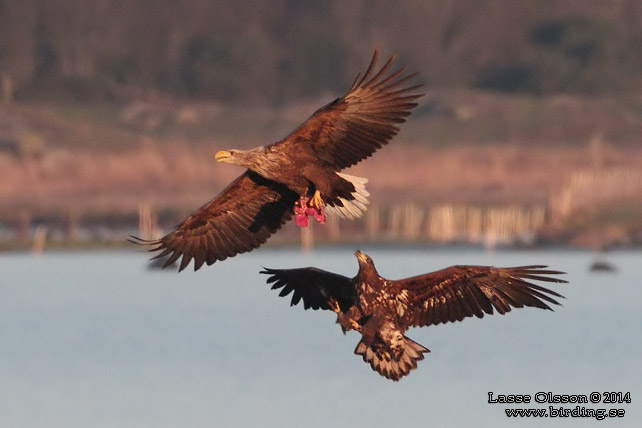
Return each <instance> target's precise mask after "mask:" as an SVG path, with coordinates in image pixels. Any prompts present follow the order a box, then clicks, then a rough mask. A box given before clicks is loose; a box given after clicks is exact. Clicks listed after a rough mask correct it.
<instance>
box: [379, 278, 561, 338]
mask: <svg viewBox="0 0 642 428" xmlns="http://www.w3.org/2000/svg"><path fill="white" fill-rule="evenodd" d="M543 268H546V266H521V267H512V268H495V267H488V266H451V267H449V268H446V269H442V270H440V271H436V272H432V273H428V274H425V275H419V276H415V277H412V278H406V279H402V280H399V281H391V285H392V286H393V287H394V292H395V294H397V295H398V296H400V297H402V298H403V304H405V305H406V308H405V309H406V310H405V311H404V315H403V316H402V317H401V318H402V319H401V322H402V324H404V326H405V327H411V326H415V327H421V326H428V325H433V324H440V323H447V322H454V321H461V320H463V319H464V318H466V317H472V316H476V317H478V318H482V317H483V316H484V313H487V314H489V315H490V314H492V313H493V308H494V309H495V310H497V312H499V313H500V314H504V313H506V312H509V311H510V310H511V307H514V308H521V307H524V306H533V307H536V308H541V309H549V310H551V308H550V306H549V305H548V304H547V302H548V303H552V304H555V305H559V303H558V302H557V301H556V300H555V299H554V298H553V297H561V298H563V297H564V296H562V295H560V294H558V293H556V292H555V291H552V290H549V289H548V288H544V287H541V286H539V285H535V284H533V283H532V282H529V281H528V280H531V281H532V280H535V281H546V282H567V281H564V280H562V279H558V278H552V277H549V276H546V275H558V274H562V273H563V272H558V271H554V270H544V269H543ZM551 296H553V297H551Z"/></svg>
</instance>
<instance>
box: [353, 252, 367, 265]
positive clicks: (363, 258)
mask: <svg viewBox="0 0 642 428" xmlns="http://www.w3.org/2000/svg"><path fill="white" fill-rule="evenodd" d="M354 255H355V256H357V259H359V260H360V261H362V262H364V263H365V262H366V261H368V256H367V255H366V254H365V253H362V252H361V251H355V253H354Z"/></svg>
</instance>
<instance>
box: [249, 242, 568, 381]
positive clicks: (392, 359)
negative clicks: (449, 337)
mask: <svg viewBox="0 0 642 428" xmlns="http://www.w3.org/2000/svg"><path fill="white" fill-rule="evenodd" d="M355 255H356V256H357V259H358V261H359V272H358V273H357V275H356V276H355V277H354V278H348V277H345V276H342V275H338V274H336V273H331V272H327V271H324V270H321V269H317V268H301V269H269V268H266V269H264V270H263V271H261V273H263V274H267V275H270V277H269V278H268V280H267V282H268V283H269V284H273V285H272V289H279V288H280V289H281V291H280V293H279V295H280V296H287V295H288V294H290V293H292V300H291V305H296V304H297V303H299V302H300V301H303V305H304V308H305V309H308V308H311V309H329V310H333V311H335V312H336V313H337V322H338V323H339V324H340V325H341V327H342V329H343V330H344V332H345V331H347V330H357V331H359V332H360V333H361V335H362V339H361V341H360V342H359V344H358V345H357V347H356V349H355V353H356V354H358V355H361V356H362V357H363V360H364V361H365V362H367V363H369V364H370V366H371V367H372V369H373V370H375V371H377V372H379V373H380V374H381V375H382V376H384V377H386V378H388V379H392V380H394V381H397V380H399V379H401V378H402V377H403V376H405V375H407V374H408V373H410V371H411V370H413V369H415V368H417V361H420V360H423V358H424V356H423V354H424V353H427V352H430V351H429V350H428V349H427V348H425V347H423V346H422V345H420V344H418V343H417V342H415V341H413V340H411V339H409V338H408V337H406V336H404V333H405V331H406V330H407V329H408V328H410V327H413V326H414V327H422V326H429V325H437V324H441V323H447V322H455V321H462V320H463V319H464V318H467V317H473V316H476V317H478V318H482V317H483V316H484V314H489V315H492V314H493V313H494V311H497V312H498V313H500V314H505V313H507V312H510V310H511V309H512V308H521V307H524V306H531V307H536V308H540V309H548V310H551V308H550V306H549V305H548V303H550V304H555V305H558V304H559V303H558V302H557V301H556V300H555V299H554V297H563V296H561V295H560V294H558V293H556V292H555V291H552V290H549V289H548V288H544V287H541V286H539V285H535V284H533V283H532V282H530V281H544V282H557V283H565V282H566V281H564V280H562V279H557V278H552V277H550V276H547V275H558V274H561V273H563V272H558V271H555V270H546V269H544V268H545V267H546V266H521V267H512V268H495V267H490V266H451V267H449V268H446V269H442V270H440V271H436V272H432V273H427V274H425V275H419V276H414V277H411V278H405V279H400V280H389V279H385V278H383V277H381V276H380V275H379V274H378V273H377V270H376V269H375V267H374V263H373V262H372V259H371V258H370V257H368V256H367V255H366V254H364V253H362V252H360V251H357V252H356V253H355Z"/></svg>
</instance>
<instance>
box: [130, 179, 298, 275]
mask: <svg viewBox="0 0 642 428" xmlns="http://www.w3.org/2000/svg"><path fill="white" fill-rule="evenodd" d="M298 199H299V195H298V194H297V193H295V192H294V191H292V190H290V189H289V188H287V187H286V186H284V185H281V184H278V183H276V182H274V181H271V180H267V179H265V178H263V177H262V176H260V175H258V174H256V173H253V172H251V171H246V172H245V173H244V174H242V175H241V176H239V177H238V178H237V179H236V180H234V181H233V182H232V183H231V184H230V185H229V186H227V187H226V188H225V189H224V190H223V191H222V192H221V193H220V194H219V195H218V196H216V197H215V198H214V199H212V200H211V201H209V202H208V203H206V204H205V205H203V206H202V207H200V208H199V209H198V210H196V211H195V212H194V213H193V214H192V215H190V216H189V217H188V218H187V219H185V221H183V222H182V223H181V224H180V225H178V226H177V227H176V229H175V230H174V231H173V232H171V233H169V234H167V235H166V236H164V237H162V238H160V239H159V240H157V241H145V240H141V239H139V238H133V240H132V242H135V243H139V244H146V245H152V246H154V248H152V249H151V250H150V251H160V253H159V254H158V255H157V256H155V257H154V258H166V261H165V264H164V266H163V267H167V266H169V265H171V264H172V263H174V262H175V261H176V260H177V259H178V258H179V257H181V256H183V258H182V259H181V263H180V267H179V270H183V269H185V267H186V266H187V265H188V264H189V262H190V260H192V259H194V270H198V269H199V268H200V267H201V266H202V265H203V263H207V264H208V265H211V264H212V263H214V262H216V261H217V260H225V259H226V258H228V257H233V256H235V255H237V254H239V253H244V252H246V251H251V250H253V249H255V248H257V247H259V246H260V245H261V244H263V243H264V242H265V241H266V240H267V239H268V238H269V237H270V236H271V235H272V234H273V233H274V232H276V231H277V230H278V229H279V228H280V227H281V226H282V225H283V224H284V223H285V222H286V221H287V220H289V219H290V218H291V217H292V215H293V212H294V203H295V201H297V200H298Z"/></svg>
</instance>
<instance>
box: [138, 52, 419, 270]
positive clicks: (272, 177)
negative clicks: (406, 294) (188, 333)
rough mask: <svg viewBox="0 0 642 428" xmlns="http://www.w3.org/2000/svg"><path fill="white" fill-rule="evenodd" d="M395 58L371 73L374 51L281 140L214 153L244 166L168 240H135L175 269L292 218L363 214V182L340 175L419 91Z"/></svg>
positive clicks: (378, 140) (395, 123) (259, 240)
mask: <svg viewBox="0 0 642 428" xmlns="http://www.w3.org/2000/svg"><path fill="white" fill-rule="evenodd" d="M393 61H394V57H392V58H390V60H388V62H386V64H385V65H384V66H383V67H382V68H381V69H380V70H379V71H375V67H376V62H377V52H376V51H375V53H374V55H373V57H372V61H371V62H370V65H369V66H368V68H367V70H366V72H365V73H364V74H363V76H359V75H358V76H357V78H356V79H355V81H354V83H353V84H352V86H351V87H350V89H349V90H348V92H347V94H346V95H345V96H343V97H342V98H337V99H336V100H334V101H332V102H330V103H329V104H327V105H326V106H324V107H322V108H320V109H319V110H317V111H316V112H315V113H314V114H313V115H312V116H311V117H310V118H309V119H308V120H307V121H305V122H304V123H303V124H302V125H301V126H299V128H297V129H296V130H295V131H294V132H293V133H291V134H290V135H289V136H287V137H286V138H285V139H283V140H281V141H279V142H276V143H274V144H270V145H268V146H261V147H257V148H254V149H251V150H225V151H220V152H218V153H216V159H217V160H218V161H219V162H227V163H232V164H235V165H239V166H242V167H244V168H247V170H246V171H245V172H244V173H243V174H241V176H240V177H238V178H237V179H236V180H235V181H233V182H232V183H231V184H230V185H229V186H228V187H227V188H225V189H224V190H223V191H222V192H221V193H220V194H219V195H218V196H216V197H215V198H214V199H212V200H211V201H209V202H207V203H206V204H205V205H203V206H202V207H201V208H199V209H198V210H196V211H195V212H194V213H193V214H192V215H190V216H189V217H188V218H187V219H185V220H184V221H183V222H182V223H181V224H179V225H178V226H177V227H176V229H175V230H174V231H172V232H171V233H169V234H168V235H166V236H164V237H162V238H160V239H158V240H155V241H146V240H142V239H139V238H136V237H132V241H133V242H135V243H140V244H146V245H150V246H152V249H151V251H158V252H159V254H158V255H157V256H156V257H155V258H163V259H164V260H165V266H169V265H170V264H172V263H174V262H175V261H177V260H178V258H179V257H181V256H182V259H181V261H180V266H179V270H183V269H184V268H185V267H187V265H189V263H190V261H191V260H192V259H193V260H194V270H198V269H199V268H200V267H201V266H202V265H203V264H204V263H207V264H208V265H211V264H213V263H214V262H216V261H219V260H224V259H226V258H228V257H233V256H235V255H236V254H239V253H243V252H247V251H251V250H253V249H255V248H257V247H259V246H260V245H261V244H263V243H264V242H265V241H266V240H267V239H268V238H269V237H270V236H271V235H272V234H274V233H275V232H276V231H277V230H278V229H279V228H280V227H281V226H282V225H283V224H284V223H285V222H286V221H288V220H290V219H291V218H292V216H293V215H295V216H296V220H297V224H299V225H300V226H306V225H307V222H308V215H314V216H315V217H316V218H317V219H318V220H319V221H321V222H323V221H325V207H328V209H329V210H332V211H335V212H337V213H338V214H339V215H341V216H343V217H346V218H355V217H359V216H360V215H361V214H362V212H363V211H365V209H366V204H367V203H368V199H367V197H368V195H369V194H368V192H367V191H366V189H365V183H366V182H367V179H365V178H360V177H353V176H350V175H347V174H343V173H341V172H340V171H342V170H343V169H345V168H348V167H350V166H352V165H355V164H356V163H358V162H360V161H362V160H363V159H365V158H367V157H369V156H370V155H372V154H373V153H374V152H375V151H376V150H377V149H379V148H381V147H382V146H383V145H385V144H387V143H388V142H389V141H390V139H392V137H393V136H395V135H396V134H397V133H398V132H399V125H400V124H401V123H403V122H404V121H405V120H406V117H407V116H408V115H410V110H411V109H412V108H414V107H415V106H416V105H417V104H416V103H415V102H413V101H414V100H416V99H417V98H419V97H421V96H422V95H423V94H418V93H416V91H415V90H416V89H417V88H418V87H419V86H420V85H412V84H410V79H412V78H413V77H414V76H415V75H414V74H412V75H406V74H405V70H406V68H405V67H404V68H401V69H399V70H397V71H394V72H389V70H390V67H391V66H392V64H393Z"/></svg>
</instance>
